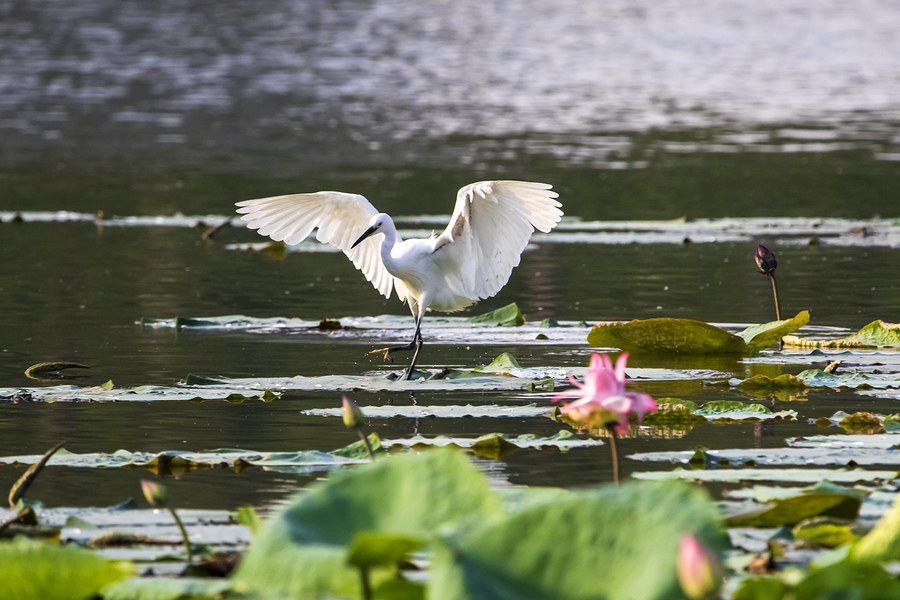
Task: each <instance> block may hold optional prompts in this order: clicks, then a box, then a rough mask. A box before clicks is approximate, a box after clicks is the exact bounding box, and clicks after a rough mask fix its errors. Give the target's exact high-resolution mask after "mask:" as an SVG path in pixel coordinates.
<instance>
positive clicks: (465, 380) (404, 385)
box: [183, 370, 555, 393]
mask: <svg viewBox="0 0 900 600" xmlns="http://www.w3.org/2000/svg"><path fill="white" fill-rule="evenodd" d="M417 373H420V374H421V373H422V372H420V371H417ZM391 375H394V376H396V375H397V374H396V373H392V374H391ZM183 384H184V385H185V386H190V387H191V388H192V389H195V390H196V389H201V390H207V389H216V388H219V387H221V388H224V389H232V390H234V389H238V390H244V391H246V390H259V389H266V390H276V391H279V392H280V391H284V390H305V391H320V392H321V391H359V390H365V391H370V392H380V391H388V390H391V391H396V390H411V391H414V390H421V391H424V390H434V391H437V390H444V391H447V390H460V391H462V390H470V391H475V390H478V391H496V390H526V391H534V390H537V389H543V390H546V391H552V390H553V387H554V385H555V384H554V383H553V379H552V378H550V377H545V378H542V379H534V378H526V377H516V376H511V375H510V374H496V373H482V372H479V371H472V370H469V371H465V375H464V376H460V375H456V376H453V372H450V373H447V374H445V375H444V376H439V374H438V373H428V374H427V377H426V376H421V377H417V378H414V379H413V380H411V381H406V380H403V379H401V378H399V377H398V378H396V379H395V378H393V377H389V376H388V375H375V376H371V375H370V376H366V375H325V376H322V377H304V376H302V375H297V376H295V377H253V378H240V379H230V378H227V377H197V376H195V375H190V376H188V378H187V379H185V380H184V382H183ZM193 386H200V387H193ZM203 393H205V392H203Z"/></svg>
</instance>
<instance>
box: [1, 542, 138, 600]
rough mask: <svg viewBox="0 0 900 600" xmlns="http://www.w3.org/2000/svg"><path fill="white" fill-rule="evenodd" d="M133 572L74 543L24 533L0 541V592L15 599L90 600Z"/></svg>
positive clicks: (131, 569)
mask: <svg viewBox="0 0 900 600" xmlns="http://www.w3.org/2000/svg"><path fill="white" fill-rule="evenodd" d="M133 573H134V569H133V567H132V566H131V565H130V564H129V563H122V562H111V561H108V560H106V559H105V558H102V557H100V556H98V555H96V554H94V553H93V552H90V551H87V550H82V549H80V548H77V547H74V546H58V545H56V544H50V543H47V542H41V541H36V540H30V539H26V538H23V537H19V538H16V539H15V540H13V541H12V542H0V590H2V591H0V596H2V597H3V598H10V599H12V598H15V599H16V600H87V599H88V598H92V597H94V596H97V595H98V594H99V593H100V590H101V589H103V588H104V586H106V585H108V584H110V583H112V582H114V581H118V580H120V579H124V578H126V577H128V576H130V575H132V574H133Z"/></svg>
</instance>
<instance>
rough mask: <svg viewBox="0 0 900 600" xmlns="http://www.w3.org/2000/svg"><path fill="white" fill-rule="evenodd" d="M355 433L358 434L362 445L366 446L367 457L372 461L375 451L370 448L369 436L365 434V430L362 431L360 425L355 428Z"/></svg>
mask: <svg viewBox="0 0 900 600" xmlns="http://www.w3.org/2000/svg"><path fill="white" fill-rule="evenodd" d="M356 433H358V434H359V439H361V440H362V443H363V445H364V446H365V447H366V452H368V453H369V458H370V459H371V460H372V462H374V461H375V452H374V451H373V450H372V444H370V443H369V438H368V436H366V432H365V431H363V428H362V427H357V428H356Z"/></svg>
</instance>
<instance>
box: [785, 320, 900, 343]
mask: <svg viewBox="0 0 900 600" xmlns="http://www.w3.org/2000/svg"><path fill="white" fill-rule="evenodd" d="M785 345H786V346H789V347H794V348H884V347H898V346H900V324H898V323H885V322H884V321H872V322H871V323H869V324H868V325H866V326H865V327H863V328H862V329H860V330H859V331H857V332H856V333H854V334H852V335H849V336H847V337H843V338H837V339H832V340H808V339H801V338H797V337H795V336H790V337H788V338H786V339H785Z"/></svg>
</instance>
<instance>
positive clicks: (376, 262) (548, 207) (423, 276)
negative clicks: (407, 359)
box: [237, 181, 563, 379]
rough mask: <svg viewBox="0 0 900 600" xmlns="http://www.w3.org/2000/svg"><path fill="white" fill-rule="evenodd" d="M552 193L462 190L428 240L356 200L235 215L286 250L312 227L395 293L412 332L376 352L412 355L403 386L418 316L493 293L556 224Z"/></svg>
mask: <svg viewBox="0 0 900 600" xmlns="http://www.w3.org/2000/svg"><path fill="white" fill-rule="evenodd" d="M551 187H552V186H550V185H547V184H545V183H531V182H527V181H482V182H479V183H473V184H470V185H467V186H465V187H463V188H462V189H460V190H459V192H458V193H457V195H456V206H455V207H454V209H453V215H452V216H451V217H450V224H449V225H447V228H446V229H444V231H443V232H442V233H441V234H440V235H435V234H432V235H431V237H429V238H427V239H412V240H403V239H401V237H400V235H399V234H398V233H397V228H396V227H395V226H394V221H393V219H391V217H390V216H388V215H386V214H385V213H380V212H378V211H377V210H375V207H374V206H372V205H371V204H370V203H369V201H368V200H366V199H365V198H364V197H363V196H360V195H358V194H345V193H343V192H316V193H313V194H292V195H288V196H274V197H271V198H260V199H258V200H245V201H243V202H238V203H237V206H239V207H240V208H239V209H238V210H237V212H238V213H240V214H242V215H243V216H242V217H241V219H242V220H244V221H247V227H249V228H250V229H258V230H259V233H260V234H261V235H266V236H269V237H270V238H272V239H273V240H276V241H283V242H285V243H287V244H297V243H299V242H301V241H302V240H304V239H306V237H307V236H308V235H309V234H310V233H311V232H312V230H313V229H314V228H316V227H318V228H319V231H318V233H317V234H316V238H317V239H318V240H319V241H320V242H325V243H328V244H331V245H333V246H336V247H338V248H340V249H341V250H343V252H344V254H346V255H347V256H348V257H349V258H350V260H351V261H353V264H354V266H356V268H357V269H359V270H360V271H362V273H363V275H365V276H366V279H368V280H369V281H370V282H372V285H374V286H375V289H377V290H378V291H379V293H381V294H382V295H383V296H384V297H385V298H390V296H391V289H392V288H393V289H396V290H397V296H398V297H399V298H400V300H401V301H403V302H406V303H407V304H408V305H409V309H410V310H411V311H412V314H413V317H414V318H415V322H416V331H415V334H414V336H413V340H412V341H411V342H410V343H409V344H408V345H406V346H400V347H397V348H385V349H384V350H380V351H376V352H383V353H384V356H385V358H386V359H388V360H390V355H391V354H392V353H394V352H399V351H406V350H413V349H414V350H415V353H414V354H413V359H412V362H411V363H410V364H409V368H407V370H406V373H405V375H404V378H405V379H410V378H411V377H412V372H413V367H415V364H416V359H417V358H418V357H419V351H420V350H421V349H422V344H423V340H422V332H421V328H422V319H423V318H424V316H425V311H426V310H431V309H434V310H438V311H442V312H453V311H457V310H460V309H463V308H465V307H467V306H469V305H471V304H473V303H474V302H477V301H478V300H483V299H485V298H490V297H491V296H494V295H495V294H496V293H497V292H499V291H500V288H502V287H503V286H504V285H506V282H507V281H509V276H510V273H511V272H512V270H513V268H514V267H516V266H517V265H518V264H519V258H520V255H521V254H522V251H523V250H524V249H525V246H526V245H527V244H528V240H529V239H530V238H531V234H532V233H533V232H534V230H535V229H537V230H539V231H543V232H548V231H550V230H551V229H553V228H554V227H555V226H556V224H557V223H559V220H560V218H561V217H562V214H563V213H562V211H561V210H560V209H559V207H560V206H561V205H560V203H559V202H557V201H556V200H554V198H556V197H557V194H556V192H553V191H551ZM378 235H381V236H382V238H381V240H380V241H379V240H378V239H377V236H378ZM373 236H374V237H373Z"/></svg>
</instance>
